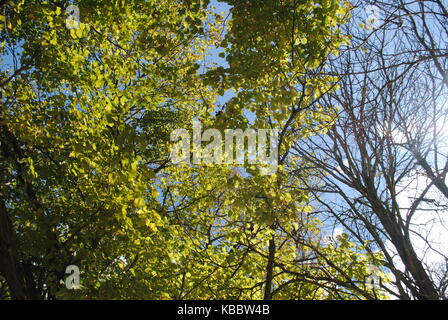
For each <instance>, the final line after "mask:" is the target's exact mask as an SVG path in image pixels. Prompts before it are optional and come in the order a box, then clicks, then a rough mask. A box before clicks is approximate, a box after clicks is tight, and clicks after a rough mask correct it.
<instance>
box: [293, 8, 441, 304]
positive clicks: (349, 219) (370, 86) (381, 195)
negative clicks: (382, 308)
mask: <svg viewBox="0 0 448 320" xmlns="http://www.w3.org/2000/svg"><path fill="white" fill-rule="evenodd" d="M375 4H376V5H379V6H381V8H382V9H384V11H382V12H383V13H384V14H383V16H382V21H383V22H382V24H381V25H380V27H379V28H378V29H371V28H367V30H365V31H360V29H359V28H357V27H355V26H354V24H355V23H354V22H353V23H351V24H348V25H347V26H348V28H349V30H348V31H347V32H348V33H350V34H351V35H352V36H353V42H352V46H351V47H350V48H347V50H346V51H345V52H344V53H343V54H341V55H340V56H339V57H338V58H335V59H334V60H333V62H332V63H331V69H332V72H333V73H334V74H338V75H339V76H340V82H339V83H340V87H341V89H340V90H339V91H337V92H334V93H330V94H329V95H327V96H326V97H324V98H323V99H322V103H323V104H324V105H325V106H326V108H327V109H330V108H333V107H334V108H336V107H339V109H337V110H338V111H337V112H338V117H337V118H335V120H334V122H333V123H330V126H331V127H330V129H329V131H328V133H326V134H321V135H319V136H318V137H312V138H310V139H306V140H300V141H298V142H297V144H296V145H295V146H294V150H295V154H296V155H297V156H298V157H300V158H304V159H307V161H309V162H310V165H311V166H313V167H315V168H318V169H319V170H318V171H319V178H318V179H317V180H316V181H314V183H311V184H308V185H307V188H308V189H309V190H311V191H312V194H313V196H314V199H315V201H316V202H317V203H319V204H320V206H321V208H322V209H321V210H322V212H323V214H324V215H325V216H327V217H329V219H334V220H333V221H335V222H336V223H337V224H339V225H341V226H343V227H344V230H346V232H347V233H348V234H350V238H351V239H354V241H356V242H359V243H364V242H365V241H367V246H366V249H367V250H368V251H369V252H381V253H382V254H383V257H384V259H382V261H380V264H381V265H383V266H384V267H385V268H387V269H388V270H390V271H391V272H392V274H393V275H394V277H395V280H394V282H393V284H394V286H393V287H390V288H389V289H388V290H389V292H390V294H392V295H395V296H397V297H398V298H400V299H410V298H415V299H441V298H444V297H446V292H445V291H446V280H445V277H444V276H441V275H442V274H443V273H446V270H445V271H441V270H443V268H444V265H445V263H444V261H446V257H447V256H446V254H447V253H446V251H445V250H444V248H443V247H440V245H439V246H438V245H437V243H435V242H434V237H431V234H430V233H431V231H430V230H431V228H435V227H436V226H441V227H442V228H443V226H444V224H445V223H446V221H445V220H444V219H443V218H440V216H439V214H440V213H442V212H445V211H446V208H447V207H446V200H447V199H446V194H445V193H446V192H445V188H446V181H445V180H446V179H445V178H446V173H447V169H448V167H447V163H448V162H447V160H448V158H447V152H446V151H447V150H446V146H445V143H444V139H445V135H444V132H443V130H444V129H445V128H446V103H445V101H446V89H447V88H446V72H445V71H444V70H445V69H444V66H445V65H446V63H447V60H446V58H447V55H446V50H445V48H444V47H443V42H441V41H440V40H441V38H440V37H443V34H446V31H447V30H446V18H447V15H446V9H445V7H444V6H443V4H442V3H441V2H439V1H417V2H416V3H415V4H414V5H412V4H408V3H404V2H402V1H400V2H399V3H397V2H392V1H391V2H388V1H384V2H375ZM355 21H356V20H355ZM358 21H359V20H358ZM357 48H361V49H362V50H361V51H360V50H355V49H357ZM422 212H426V213H425V214H422ZM432 232H434V231H432ZM440 236H442V234H441V235H440ZM428 252H433V254H436V255H437V256H438V258H439V259H441V264H440V267H441V268H440V269H438V270H437V272H436V273H435V272H434V271H433V269H434V268H433V266H432V265H431V264H432V262H431V261H428V259H427V257H426V255H427V253H428ZM401 265H403V266H404V267H401Z"/></svg>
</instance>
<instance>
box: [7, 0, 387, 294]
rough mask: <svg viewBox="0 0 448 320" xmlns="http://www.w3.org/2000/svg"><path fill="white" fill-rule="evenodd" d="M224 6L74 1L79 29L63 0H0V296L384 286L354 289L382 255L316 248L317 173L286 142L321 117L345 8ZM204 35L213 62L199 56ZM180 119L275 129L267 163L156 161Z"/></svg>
mask: <svg viewBox="0 0 448 320" xmlns="http://www.w3.org/2000/svg"><path fill="white" fill-rule="evenodd" d="M225 2H226V3H227V4H229V5H230V6H231V8H232V9H231V17H223V16H221V15H218V14H216V13H215V12H214V11H213V10H212V9H211V8H210V6H209V1H206V0H200V1H188V2H187V1H170V0H162V1H137V0H127V1H121V0H120V1H112V3H111V2H110V1H108V2H107V3H106V1H90V0H84V1H79V2H78V4H77V5H78V7H79V11H80V17H81V19H80V23H79V25H78V24H77V23H76V20H75V21H72V20H70V21H69V23H67V22H66V18H67V16H66V14H65V10H66V8H67V1H46V0H39V1H34V2H25V1H16V2H4V1H3V2H0V5H1V7H0V8H1V12H2V16H1V17H2V18H1V20H2V23H3V24H4V28H3V29H2V32H1V35H0V38H1V41H2V49H1V50H2V58H3V64H2V69H1V78H0V86H1V100H2V104H1V110H0V112H1V113H0V126H1V127H0V137H1V146H0V164H1V166H0V169H1V171H2V175H1V176H0V179H1V180H0V181H1V185H0V275H1V276H0V294H2V297H7V298H13V299H62V298H83V299H95V298H102V299H109V298H120V299H129V298H134V299H192V298H196V299H218V298H219V299H230V298H232V299H262V298H264V299H274V298H288V299H289V298H293V299H317V298H319V299H351V298H355V299H374V298H378V297H380V298H381V297H384V293H383V292H382V291H378V290H373V289H371V288H368V286H366V278H367V277H368V275H369V270H368V265H369V263H373V264H375V263H377V262H378V261H380V260H382V259H383V258H382V256H381V254H380V253H374V252H369V250H368V247H366V244H365V243H354V242H352V241H349V239H348V238H347V235H341V236H340V237H338V238H337V239H333V240H332V242H331V243H329V242H328V243H326V244H325V243H322V241H321V240H322V225H321V222H320V220H319V217H317V216H315V215H313V214H312V211H313V208H312V207H311V206H310V202H309V197H310V195H312V191H310V190H307V188H306V186H307V185H308V184H309V183H311V182H313V181H314V178H313V176H314V175H315V174H316V170H315V168H307V165H308V164H309V163H310V161H309V160H308V159H306V158H297V157H294V155H293V154H292V153H291V152H292V150H293V149H292V148H293V146H294V142H295V141H297V139H302V138H306V137H310V136H311V135H314V134H315V133H316V132H317V133H321V132H324V131H325V130H326V129H327V125H328V122H331V121H333V119H334V116H335V112H334V109H333V108H332V107H328V108H327V107H326V106H325V105H323V104H321V103H320V102H319V101H321V99H322V98H323V97H324V96H325V95H327V94H329V93H330V92H332V91H334V90H335V89H336V88H337V85H336V83H335V82H336V81H337V80H338V79H337V78H336V77H334V75H332V74H330V73H328V72H326V71H325V70H326V67H325V65H326V63H327V62H328V59H329V57H330V56H331V55H336V54H338V52H339V49H340V47H341V46H342V45H347V44H348V37H347V35H345V34H344V33H343V32H342V30H341V26H342V25H343V24H344V23H345V22H346V21H347V19H348V16H349V11H350V10H351V6H350V5H349V3H339V2H335V1H332V0H316V1H311V2H310V1H307V2H304V1H297V0H287V1H267V0H266V1H258V2H257V4H256V5H254V3H253V2H250V1H233V0H232V1H231V0H229V1H225ZM69 14H70V12H69ZM78 26H79V28H76V27H78ZM211 45H215V46H216V47H217V48H218V49H223V50H224V52H223V53H222V54H221V55H224V57H225V58H226V61H227V62H228V66H227V65H223V66H219V67H214V66H213V64H212V63H211V64H210V63H207V59H206V58H207V56H208V54H209V53H210V51H209V50H210V47H211ZM226 91H233V92H234V96H232V97H231V99H229V101H227V102H226V103H225V105H224V106H223V108H222V110H220V111H221V112H218V113H215V112H214V108H215V106H216V100H217V98H218V97H219V96H222V95H223V94H225V92H226ZM247 111H249V112H251V113H252V114H253V116H252V119H251V117H250V116H249V117H248V116H247V115H246V112H247ZM194 119H196V120H197V119H199V120H200V122H201V124H202V125H203V126H204V128H207V127H209V128H210V127H213V128H219V129H226V128H227V129H237V128H238V129H246V128H249V127H251V128H255V129H277V130H278V131H279V136H278V140H277V145H278V148H279V156H278V159H276V162H278V165H279V167H278V171H277V172H276V173H275V174H272V175H265V174H264V171H263V168H260V167H258V166H256V165H253V164H249V163H247V161H246V162H245V163H244V164H235V165H233V166H227V165H216V164H210V165H206V164H203V165H197V164H194V163H193V164H183V163H180V164H173V163H171V161H170V158H169V154H170V150H171V148H172V143H171V141H170V134H171V132H173V130H175V129H185V128H188V130H187V132H191V129H192V128H191V124H192V121H193V120H194ZM271 151H272V149H271ZM223 156H225V155H223ZM299 171H300V174H296V173H298V172H299ZM291 173H295V174H294V175H293V174H291ZM68 265H77V266H79V267H80V270H81V285H82V288H81V289H80V290H73V291H69V290H67V289H66V288H65V287H64V284H63V280H64V279H65V276H66V275H65V270H66V267H67V266H68ZM380 276H381V277H383V278H384V279H383V280H384V281H385V282H386V281H387V278H386V277H385V275H384V274H380ZM61 281H62V283H61ZM4 288H7V291H8V293H4V291H5V290H4Z"/></svg>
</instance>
